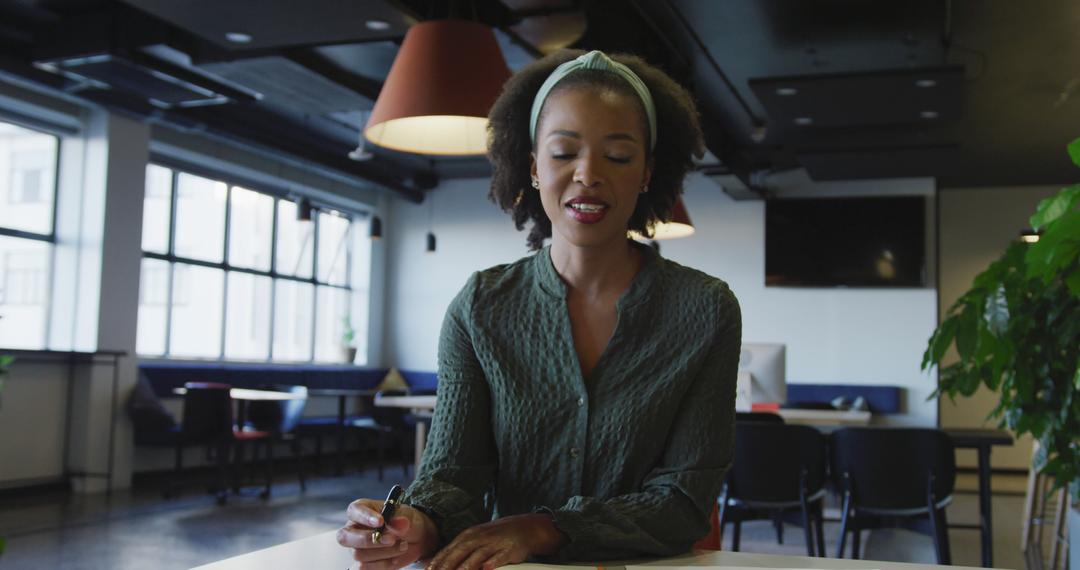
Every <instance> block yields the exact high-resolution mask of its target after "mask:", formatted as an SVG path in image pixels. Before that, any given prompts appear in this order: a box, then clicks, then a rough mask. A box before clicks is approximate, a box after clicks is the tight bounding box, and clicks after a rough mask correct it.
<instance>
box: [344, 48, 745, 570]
mask: <svg viewBox="0 0 1080 570" xmlns="http://www.w3.org/2000/svg"><path fill="white" fill-rule="evenodd" d="M616 60H617V61H615V60H612V59H610V58H609V57H608V56H606V55H604V54H603V53H601V52H595V51H594V52H590V53H588V54H581V52H563V53H560V54H556V55H554V56H550V57H547V58H544V59H542V60H540V61H538V62H536V63H534V64H533V65H531V66H530V67H528V68H526V69H524V70H522V71H521V72H520V73H518V74H517V75H515V76H514V77H513V78H512V79H511V80H510V81H509V82H508V83H507V85H506V87H505V90H504V92H503V94H502V95H501V97H500V98H499V100H498V101H497V102H496V103H495V105H494V107H493V108H492V110H491V115H490V119H491V124H490V141H489V142H490V144H489V156H490V159H491V162H492V164H493V166H494V174H493V178H492V186H491V195H490V196H491V198H492V200H493V201H495V202H496V203H497V204H499V206H501V207H502V208H503V209H505V210H508V211H509V212H511V213H512V215H513V219H514V222H515V224H516V226H517V228H518V229H519V230H520V229H522V228H523V226H524V224H525V222H527V221H531V222H532V229H531V231H530V233H529V237H528V244H529V246H530V247H531V248H532V249H534V250H539V251H538V252H537V253H536V254H535V255H532V256H529V257H526V258H524V259H521V260H519V261H517V262H515V263H512V264H507V265H500V266H496V267H493V268H490V269H487V270H485V271H481V272H478V273H475V274H473V275H472V277H471V278H470V279H469V281H468V283H467V284H466V285H465V287H464V289H462V291H461V292H460V293H459V294H458V295H457V297H456V298H455V299H454V300H453V302H452V303H451V305H450V308H449V309H448V310H447V314H446V317H445V320H444V322H443V329H442V333H441V337H440V339H439V370H438V373H439V391H438V401H439V406H438V411H437V413H436V414H435V418H434V422H433V425H432V431H431V438H430V440H429V442H428V447H427V450H426V452H425V454H424V460H423V465H422V466H421V468H420V470H419V473H418V474H417V478H416V481H415V482H414V483H413V484H412V485H411V486H410V487H409V489H408V491H407V492H406V494H405V497H404V498H403V499H402V502H403V504H404V505H407V506H402V507H401V508H400V509H399V510H398V512H397V516H395V517H393V519H392V520H390V521H388V523H389V524H388V527H387V529H388V530H387V532H386V533H384V534H383V536H382V538H381V539H380V541H379V543H378V544H373V543H372V533H371V530H372V528H375V527H378V526H379V525H380V524H381V523H382V520H381V519H380V517H379V515H378V512H379V508H380V506H381V502H380V501H378V500H367V499H361V500H358V501H355V502H353V503H352V504H351V505H350V506H349V509H348V519H349V522H348V524H347V526H346V527H344V528H343V529H341V531H340V532H339V534H338V540H339V542H340V543H341V544H342V545H343V546H347V547H350V548H354V549H355V550H354V555H355V558H356V560H359V561H360V562H361V567H362V568H365V569H368V568H371V569H376V570H384V569H392V568H398V567H401V566H404V565H407V564H409V563H412V562H414V561H416V560H418V559H421V558H428V557H431V556H434V558H433V559H432V560H431V563H430V568H434V569H437V570H443V569H446V570H450V569H456V568H468V569H477V568H485V569H490V568H495V567H498V566H502V565H506V564H512V563H516V562H521V561H524V560H526V559H528V558H530V557H550V558H551V559H553V560H561V561H569V560H600V559H611V558H627V557H641V556H670V555H673V554H677V553H680V552H685V551H687V550H689V549H690V547H691V545H692V544H693V543H694V542H695V541H696V540H697V539H699V538H701V537H702V536H703V535H705V534H706V533H707V532H708V530H709V521H708V517H709V514H710V512H711V511H712V508H713V506H714V505H715V504H716V498H717V495H718V494H719V491H720V486H721V483H722V481H723V477H724V472H725V471H726V469H727V467H728V465H729V463H730V461H731V457H732V447H733V434H734V423H733V422H734V420H733V418H734V398H735V374H736V367H737V362H738V357H739V347H740V334H741V319H740V314H739V307H738V302H737V301H736V300H735V297H734V295H733V294H732V293H731V291H730V289H728V287H727V285H726V284H725V283H724V282H723V281H720V280H719V279H715V278H713V277H709V276H707V275H705V274H704V273H701V272H698V271H695V270H693V269H689V268H686V267H683V266H681V265H678V264H676V263H674V262H671V261H668V260H665V259H663V258H661V257H659V256H658V255H657V254H656V253H655V252H654V251H653V250H652V249H651V248H649V247H646V246H642V245H640V244H637V243H636V242H633V241H630V240H628V239H627V231H628V230H635V231H637V232H639V233H642V234H646V235H648V234H649V231H650V230H649V228H650V226H651V225H652V224H653V223H655V222H656V221H658V220H662V219H665V218H666V217H667V216H668V214H669V212H670V211H671V208H672V206H673V204H674V202H675V200H676V199H677V197H678V195H679V193H681V192H682V180H683V177H684V175H685V174H686V172H687V170H688V169H689V168H690V167H691V165H692V162H691V155H692V154H693V153H695V152H699V151H700V149H701V147H702V144H701V138H702V137H701V130H700V127H699V126H698V122H697V112H696V109H695V108H694V105H693V102H692V100H691V99H690V97H689V95H688V94H687V93H686V92H685V91H684V90H683V89H682V88H681V87H679V86H678V85H677V84H676V83H675V82H674V81H672V80H671V79H670V78H668V77H667V76H666V75H664V74H663V72H661V71H659V70H657V69H655V68H653V67H650V66H649V65H647V64H645V63H644V62H642V61H641V60H639V59H637V58H634V57H629V56H620V57H617V58H616ZM549 237H550V239H551V245H550V247H542V245H543V241H544V239H546V238H549Z"/></svg>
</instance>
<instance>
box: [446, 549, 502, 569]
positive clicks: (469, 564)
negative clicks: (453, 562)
mask: <svg viewBox="0 0 1080 570" xmlns="http://www.w3.org/2000/svg"><path fill="white" fill-rule="evenodd" d="M498 551H499V548H498V547H496V546H491V545H484V546H481V547H480V548H477V549H476V550H474V551H472V553H471V554H469V556H468V557H466V558H465V560H464V561H463V562H462V563H461V564H459V565H458V566H455V568H460V569H462V570H477V569H479V568H480V566H481V565H482V564H483V563H484V562H485V561H486V560H487V559H488V558H491V557H492V556H493V555H494V554H495V553H497V552H498Z"/></svg>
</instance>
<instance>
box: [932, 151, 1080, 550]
mask: <svg viewBox="0 0 1080 570" xmlns="http://www.w3.org/2000/svg"><path fill="white" fill-rule="evenodd" d="M1069 155H1070V156H1071V157H1072V160H1073V162H1074V163H1076V165H1077V166H1080V139H1077V140H1075V141H1073V142H1072V143H1071V144H1070V145H1069ZM1078 206H1080V184H1077V185H1074V186H1071V187H1069V188H1065V189H1062V190H1061V191H1060V192H1059V193H1058V194H1057V195H1056V196H1053V197H1051V198H1048V199H1046V200H1043V201H1042V202H1041V203H1040V204H1039V206H1038V208H1037V210H1036V211H1035V214H1034V215H1033V216H1031V220H1030V221H1031V227H1032V228H1033V229H1034V230H1035V234H1036V235H1038V236H1039V239H1038V241H1036V242H1034V243H1027V242H1025V241H1016V242H1014V243H1012V244H1011V245H1009V247H1008V249H1006V250H1005V253H1003V254H1002V255H1001V257H1000V258H998V259H997V260H996V261H994V262H993V263H991V264H990V266H989V267H988V268H987V269H986V270H985V271H983V272H982V273H980V274H979V275H978V276H977V277H975V281H974V282H973V283H972V286H971V289H970V290H969V291H968V292H967V293H964V295H963V296H961V297H960V299H958V300H957V301H956V303H955V304H954V305H953V306H952V307H951V308H950V309H949V311H948V314H947V315H946V318H945V320H944V321H942V323H941V325H940V326H938V328H937V330H935V331H934V334H933V335H932V336H931V337H930V340H929V346H928V347H927V349H926V353H925V354H924V355H923V362H922V366H923V369H924V370H925V369H928V368H930V367H933V366H939V365H941V362H942V360H943V358H944V357H945V353H946V351H947V350H948V348H949V347H950V346H955V348H956V353H957V355H958V356H959V359H958V360H957V361H956V362H954V363H952V364H948V365H946V366H941V367H940V368H939V375H938V387H937V390H936V391H935V392H934V395H940V394H944V395H947V396H949V398H950V399H954V398H955V397H956V396H957V395H963V396H970V395H972V394H974V393H975V391H976V390H977V389H978V388H979V387H980V386H986V387H987V388H989V389H990V390H993V391H995V392H997V393H998V395H999V398H1000V401H999V403H998V405H997V406H996V407H995V408H994V409H993V411H992V412H991V414H990V416H991V417H993V418H997V419H998V420H999V425H1001V426H1003V427H1007V428H1008V429H1010V430H1012V431H1014V432H1015V433H1016V434H1017V435H1021V434H1025V433H1030V434H1031V435H1032V436H1033V437H1034V438H1035V439H1036V440H1038V443H1039V445H1038V448H1037V452H1036V453H1035V456H1034V458H1033V461H1032V463H1033V465H1032V467H1033V468H1034V469H1036V470H1038V471H1039V472H1041V473H1043V474H1044V475H1047V476H1049V477H1050V478H1051V479H1052V480H1053V481H1054V482H1055V487H1054V488H1055V489H1061V488H1068V491H1069V494H1070V496H1071V497H1072V500H1073V509H1072V511H1071V512H1070V518H1069V527H1070V537H1071V538H1070V542H1071V544H1070V549H1069V550H1070V552H1071V554H1070V558H1071V564H1072V567H1073V568H1078V569H1080V510H1078V509H1080V207H1078Z"/></svg>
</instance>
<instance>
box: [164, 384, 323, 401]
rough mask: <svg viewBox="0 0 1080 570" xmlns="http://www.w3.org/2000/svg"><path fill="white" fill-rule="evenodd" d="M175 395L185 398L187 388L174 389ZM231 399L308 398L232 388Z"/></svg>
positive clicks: (278, 399) (282, 393)
mask: <svg viewBox="0 0 1080 570" xmlns="http://www.w3.org/2000/svg"><path fill="white" fill-rule="evenodd" d="M173 394H176V395H177V396H183V395H184V394H187V388H184V387H180V388H173ZM229 397H230V398H232V399H234V400H244V401H245V402H267V401H270V402H280V401H283V400H303V399H305V398H307V396H306V395H304V394H294V393H292V392H276V391H273V390H253V389H251V388H231V389H230V390H229Z"/></svg>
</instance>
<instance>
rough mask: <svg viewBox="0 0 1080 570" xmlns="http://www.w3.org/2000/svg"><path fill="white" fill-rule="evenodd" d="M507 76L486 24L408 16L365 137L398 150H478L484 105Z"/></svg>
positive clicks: (483, 136)
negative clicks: (410, 19)
mask: <svg viewBox="0 0 1080 570" xmlns="http://www.w3.org/2000/svg"><path fill="white" fill-rule="evenodd" d="M509 77H510V70H509V68H507V66H506V60H505V59H503V56H502V51H500V49H499V44H498V43H497V42H496V41H495V32H493V31H492V30H491V28H489V27H487V26H485V25H483V24H479V23H476V22H467V21H463V20H433V21H429V22H421V23H419V24H415V25H414V26H412V27H411V28H409V31H408V33H406V34H405V40H404V41H403V42H402V43H401V49H400V50H399V51H398V55H397V58H396V59H395V60H394V65H393V66H392V67H391V68H390V74H389V75H388V76H387V77H386V82H385V83H384V84H383V88H382V91H380V92H379V99H378V100H377V101H376V102H375V107H374V109H372V111H371V118H370V119H369V120H368V122H367V127H365V128H364V133H363V134H364V138H366V139H367V140H368V142H370V143H372V144H376V145H379V146H382V147H385V148H389V149H392V150H398V151H403V152H413V153H418V154H429V155H443V156H469V155H482V154H484V153H485V152H486V150H487V114H488V111H489V110H490V109H491V105H492V104H493V103H494V102H495V99H496V98H497V97H498V96H499V93H500V92H501V91H502V86H503V83H505V82H506V80H507V79H508V78H509Z"/></svg>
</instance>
